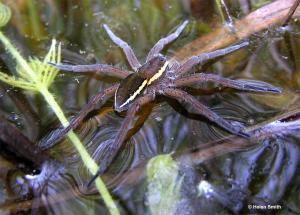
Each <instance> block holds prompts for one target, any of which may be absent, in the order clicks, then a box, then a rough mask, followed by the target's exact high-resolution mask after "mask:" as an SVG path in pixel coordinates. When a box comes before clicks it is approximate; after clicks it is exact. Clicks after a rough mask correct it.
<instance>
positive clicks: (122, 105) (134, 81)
mask: <svg viewBox="0 0 300 215" xmlns="http://www.w3.org/2000/svg"><path fill="white" fill-rule="evenodd" d="M167 66H168V62H167V61H166V58H165V57H164V56H161V55H159V56H156V57H154V58H152V59H151V60H150V61H149V62H147V63H145V64H144V65H143V66H141V67H140V68H139V70H138V72H137V73H134V74H131V75H129V76H128V77H126V78H125V79H124V80H122V82H121V83H120V86H119V88H118V89H117V91H116V94H115V105H114V106H115V107H114V108H115V110H116V111H118V112H122V111H125V110H127V109H128V107H129V105H130V104H131V102H132V101H133V100H134V99H135V98H136V97H138V96H139V95H140V94H141V93H142V92H143V91H144V90H145V88H146V87H147V86H148V85H150V84H152V82H154V81H156V80H158V79H159V78H160V77H161V75H162V74H163V73H164V71H165V70H166V68H167Z"/></svg>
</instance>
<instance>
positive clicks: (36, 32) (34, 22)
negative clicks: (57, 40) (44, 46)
mask: <svg viewBox="0 0 300 215" xmlns="http://www.w3.org/2000/svg"><path fill="white" fill-rule="evenodd" d="M27 4H28V9H29V18H30V24H31V26H32V29H31V30H32V33H33V36H34V37H35V38H40V37H41V36H42V32H41V29H40V26H39V25H40V23H39V16H38V13H37V12H38V11H37V6H36V4H37V2H35V0H29V1H28V2H27Z"/></svg>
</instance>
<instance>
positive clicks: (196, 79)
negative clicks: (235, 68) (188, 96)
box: [175, 73, 281, 93]
mask: <svg viewBox="0 0 300 215" xmlns="http://www.w3.org/2000/svg"><path fill="white" fill-rule="evenodd" d="M208 81H211V82H213V83H216V84H219V85H221V86H224V87H230V88H234V89H237V90H245V91H252V92H267V93H281V89H280V88H278V87H274V86H273V85H271V84H268V83H266V82H263V81H257V80H242V79H240V80H232V79H229V78H223V77H222V76H219V75H215V74H205V73H198V74H194V75H190V76H187V77H183V78H180V79H177V80H176V81H175V85H176V86H177V87H184V86H190V85H193V84H197V83H203V82H208Z"/></svg>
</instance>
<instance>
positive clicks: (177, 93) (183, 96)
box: [162, 88, 250, 138]
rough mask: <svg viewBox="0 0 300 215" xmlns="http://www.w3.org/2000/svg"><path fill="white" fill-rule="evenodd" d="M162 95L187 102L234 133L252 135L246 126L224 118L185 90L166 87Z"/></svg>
mask: <svg viewBox="0 0 300 215" xmlns="http://www.w3.org/2000/svg"><path fill="white" fill-rule="evenodd" d="M162 95H165V96H168V97H171V98H174V99H176V100H177V101H178V102H180V103H181V104H183V103H186V104H189V105H191V107H192V108H193V109H194V110H196V111H197V113H198V114H200V115H203V116H205V117H206V118H207V119H209V120H210V121H212V122H214V123H216V124H217V125H219V126H220V127H222V128H223V129H225V130H227V131H229V132H230V133H232V134H235V135H238V136H242V137H245V138H249V137H250V135H249V134H247V133H246V132H244V131H243V129H244V127H242V126H240V125H233V124H231V123H230V122H229V121H227V120H225V119H223V118H222V117H221V116H219V115H218V114H216V113H215V112H213V111H212V110H210V109H209V108H208V107H206V106H205V105H203V104H202V103H201V102H199V101H198V100H197V99H195V98H194V97H193V96H191V95H190V94H188V93H186V92H185V91H183V90H178V89H172V88H166V89H164V90H163V93H162Z"/></svg>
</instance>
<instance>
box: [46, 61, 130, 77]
mask: <svg viewBox="0 0 300 215" xmlns="http://www.w3.org/2000/svg"><path fill="white" fill-rule="evenodd" d="M49 64H50V65H52V66H54V67H55V68H57V69H60V70H63V71H66V72H96V73H98V74H104V75H110V76H113V77H117V78H121V79H124V78H126V77H127V76H128V75H130V74H131V72H130V71H127V70H122V69H119V68H117V67H114V66H111V65H107V64H89V65H70V64H55V63H51V62H50V63H49Z"/></svg>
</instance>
